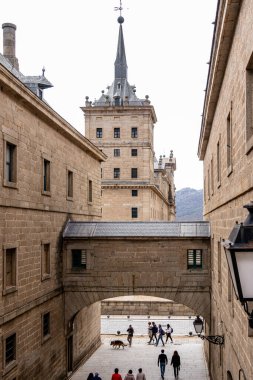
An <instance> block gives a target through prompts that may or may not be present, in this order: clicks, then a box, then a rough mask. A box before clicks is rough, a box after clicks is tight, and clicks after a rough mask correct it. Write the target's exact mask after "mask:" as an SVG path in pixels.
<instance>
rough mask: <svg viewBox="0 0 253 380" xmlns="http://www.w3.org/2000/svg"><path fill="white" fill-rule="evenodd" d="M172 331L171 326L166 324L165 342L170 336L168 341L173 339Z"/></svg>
mask: <svg viewBox="0 0 253 380" xmlns="http://www.w3.org/2000/svg"><path fill="white" fill-rule="evenodd" d="M172 333H173V328H172V327H171V325H170V324H167V328H166V330H165V334H166V341H165V343H167V342H168V339H169V338H170V342H171V343H173V339H172V337H171V334H172Z"/></svg>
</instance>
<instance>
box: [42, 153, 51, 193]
mask: <svg viewBox="0 0 253 380" xmlns="http://www.w3.org/2000/svg"><path fill="white" fill-rule="evenodd" d="M43 192H50V161H48V160H46V159H45V158H43Z"/></svg>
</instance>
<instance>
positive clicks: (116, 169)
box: [113, 168, 120, 179]
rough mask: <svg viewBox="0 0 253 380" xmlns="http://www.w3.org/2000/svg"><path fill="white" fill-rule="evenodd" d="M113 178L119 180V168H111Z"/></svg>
mask: <svg viewBox="0 0 253 380" xmlns="http://www.w3.org/2000/svg"><path fill="white" fill-rule="evenodd" d="M113 178H114V179H120V168H113Z"/></svg>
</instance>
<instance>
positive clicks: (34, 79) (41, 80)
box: [0, 53, 53, 92]
mask: <svg viewBox="0 0 253 380" xmlns="http://www.w3.org/2000/svg"><path fill="white" fill-rule="evenodd" d="M0 64H1V65H3V66H4V67H5V68H6V69H7V70H9V71H10V72H11V73H12V74H13V75H14V76H15V77H16V78H17V79H19V80H20V81H21V82H22V83H23V84H24V85H25V86H26V87H27V88H29V89H30V90H32V88H31V85H33V86H34V87H38V88H40V89H45V88H49V87H53V85H52V83H50V82H49V80H47V79H46V77H44V75H38V76H26V75H23V74H22V73H21V72H20V71H19V70H17V69H16V68H15V67H14V66H13V65H12V64H11V63H10V62H9V60H8V59H7V58H5V57H4V56H3V55H2V54H1V53H0ZM33 92H34V91H33Z"/></svg>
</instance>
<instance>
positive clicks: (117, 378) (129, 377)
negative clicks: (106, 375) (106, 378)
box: [87, 368, 146, 380]
mask: <svg viewBox="0 0 253 380" xmlns="http://www.w3.org/2000/svg"><path fill="white" fill-rule="evenodd" d="M94 379H96V380H102V379H101V377H100V376H99V374H98V373H97V372H96V373H95V375H94V376H93V373H90V374H89V376H88V377H87V380H94ZM111 380H146V376H145V373H143V372H142V368H139V369H138V373H137V375H136V377H135V376H134V375H133V371H132V370H131V369H129V371H128V373H127V374H126V376H125V377H124V379H123V377H122V376H121V374H120V373H119V369H118V368H115V370H114V373H113V374H112V379H111Z"/></svg>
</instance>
